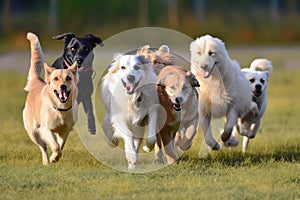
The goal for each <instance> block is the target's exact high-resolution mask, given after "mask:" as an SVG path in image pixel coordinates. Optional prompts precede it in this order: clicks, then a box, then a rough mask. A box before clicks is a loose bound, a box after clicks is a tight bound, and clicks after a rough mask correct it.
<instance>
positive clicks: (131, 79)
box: [127, 74, 135, 82]
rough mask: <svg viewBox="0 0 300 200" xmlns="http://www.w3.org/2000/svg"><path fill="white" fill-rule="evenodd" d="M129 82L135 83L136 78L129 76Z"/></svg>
mask: <svg viewBox="0 0 300 200" xmlns="http://www.w3.org/2000/svg"><path fill="white" fill-rule="evenodd" d="M127 80H128V81H129V82H134V80H135V77H134V76H133V75H131V74H129V75H128V76H127Z"/></svg>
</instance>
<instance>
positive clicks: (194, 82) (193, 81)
mask: <svg viewBox="0 0 300 200" xmlns="http://www.w3.org/2000/svg"><path fill="white" fill-rule="evenodd" d="M185 75H186V77H187V79H188V81H189V82H190V84H191V86H192V87H200V84H199V82H198V80H197V78H196V76H195V75H194V74H192V73H191V72H190V71H187V72H186V73H185Z"/></svg>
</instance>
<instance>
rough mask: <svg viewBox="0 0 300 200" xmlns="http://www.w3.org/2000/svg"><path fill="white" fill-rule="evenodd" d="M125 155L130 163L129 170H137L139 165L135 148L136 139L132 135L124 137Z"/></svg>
mask: <svg viewBox="0 0 300 200" xmlns="http://www.w3.org/2000/svg"><path fill="white" fill-rule="evenodd" d="M123 139H124V147H125V155H126V159H127V162H128V169H135V168H136V165H137V151H136V148H135V146H134V139H133V136H132V135H131V136H130V135H124V137H123Z"/></svg>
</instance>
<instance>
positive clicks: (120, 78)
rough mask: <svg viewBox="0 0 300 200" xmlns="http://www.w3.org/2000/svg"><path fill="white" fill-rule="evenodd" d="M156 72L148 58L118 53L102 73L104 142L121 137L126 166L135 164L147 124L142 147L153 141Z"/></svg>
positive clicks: (110, 142)
mask: <svg viewBox="0 0 300 200" xmlns="http://www.w3.org/2000/svg"><path fill="white" fill-rule="evenodd" d="M156 80H157V75H156V74H155V73H154V70H153V65H152V63H151V61H150V60H149V59H147V58H145V57H144V56H143V55H118V56H116V57H115V58H114V61H113V63H112V64H111V66H110V68H109V69H108V73H107V74H106V75H105V76H104V77H103V79H102V84H101V96H102V102H103V104H104V107H105V110H106V113H105V117H104V120H103V130H104V133H105V135H106V139H107V140H108V143H109V144H110V145H112V146H114V145H115V146H116V145H118V138H122V139H123V140H124V147H125V155H126V159H127V161H128V168H129V169H133V168H135V167H136V165H137V157H138V155H137V152H138V149H139V146H140V144H141V140H142V138H143V137H144V134H145V127H144V126H145V125H146V124H147V125H148V136H147V138H146V146H145V147H144V150H146V151H151V150H152V149H153V148H154V145H155V142H156V132H157V117H158V116H157V109H156V106H158V105H159V102H158V98H157V94H156V89H155V85H156Z"/></svg>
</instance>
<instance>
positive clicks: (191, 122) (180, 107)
mask: <svg viewBox="0 0 300 200" xmlns="http://www.w3.org/2000/svg"><path fill="white" fill-rule="evenodd" d="M195 87H200V85H199V83H198V81H197V79H196V77H195V76H194V75H193V74H192V73H191V72H190V71H187V70H186V69H185V68H184V67H181V66H167V67H164V68H163V69H162V70H161V71H160V73H159V75H158V80H157V85H156V90H157V94H158V98H159V102H160V104H161V105H162V106H163V107H164V109H165V111H166V114H167V119H166V122H165V124H164V126H163V128H162V129H161V130H160V132H159V133H158V134H157V141H156V144H157V145H156V148H155V161H156V162H157V163H162V162H163V159H162V144H161V142H162V143H163V145H164V148H165V152H166V157H167V161H168V163H169V164H172V163H174V162H175V161H176V159H177V156H176V153H175V151H174V140H175V144H176V146H178V147H179V148H180V149H182V150H184V151H186V150H188V149H189V148H190V147H191V145H192V141H193V139H194V137H195V135H196V132H197V126H198V120H199V119H198V117H199V114H198V92H197V90H196V89H195ZM175 137H176V139H175Z"/></svg>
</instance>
